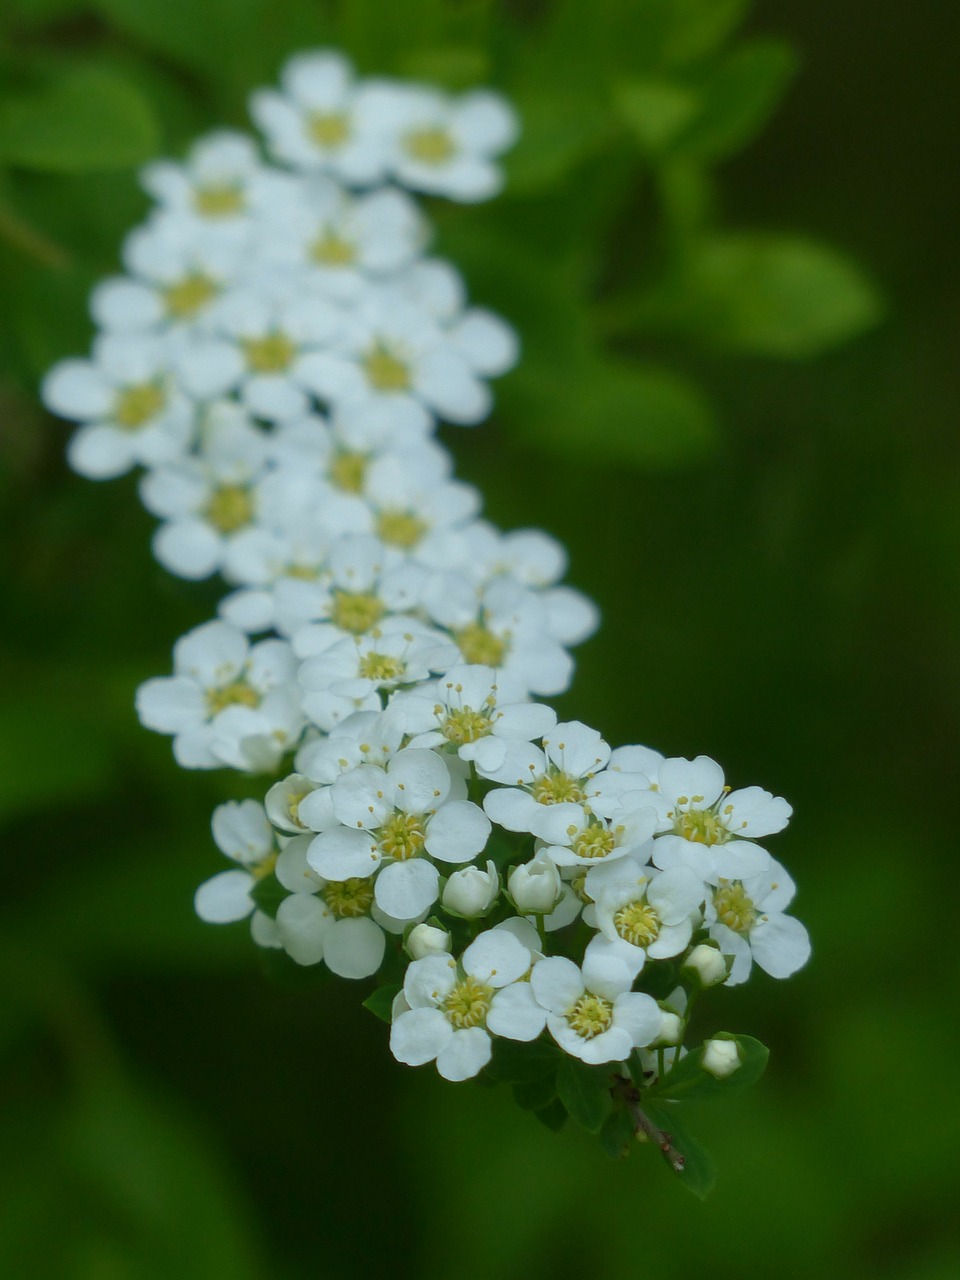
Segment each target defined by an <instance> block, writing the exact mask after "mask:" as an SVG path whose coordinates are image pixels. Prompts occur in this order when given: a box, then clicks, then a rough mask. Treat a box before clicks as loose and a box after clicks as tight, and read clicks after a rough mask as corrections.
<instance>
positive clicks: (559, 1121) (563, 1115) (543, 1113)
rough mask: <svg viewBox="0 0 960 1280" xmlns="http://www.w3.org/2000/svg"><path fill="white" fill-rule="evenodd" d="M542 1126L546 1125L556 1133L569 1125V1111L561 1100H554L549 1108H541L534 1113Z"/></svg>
mask: <svg viewBox="0 0 960 1280" xmlns="http://www.w3.org/2000/svg"><path fill="white" fill-rule="evenodd" d="M533 1114H534V1115H535V1116H536V1117H537V1119H538V1120H539V1121H540V1123H541V1124H545V1125H546V1126H547V1128H548V1129H552V1130H553V1131H554V1133H556V1132H557V1130H558V1129H562V1128H563V1126H564V1125H565V1124H566V1123H567V1109H566V1107H565V1106H564V1105H563V1103H562V1102H561V1101H560V1099H559V1098H554V1100H553V1101H552V1102H551V1103H550V1105H549V1106H548V1107H541V1109H540V1110H539V1111H534V1113H533Z"/></svg>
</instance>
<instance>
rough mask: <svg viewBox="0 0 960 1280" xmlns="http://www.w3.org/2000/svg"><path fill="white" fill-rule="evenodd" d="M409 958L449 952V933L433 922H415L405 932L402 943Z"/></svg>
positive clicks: (416, 958) (415, 958)
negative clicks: (407, 931) (405, 939)
mask: <svg viewBox="0 0 960 1280" xmlns="http://www.w3.org/2000/svg"><path fill="white" fill-rule="evenodd" d="M404 945H405V946H406V949H407V952H408V954H409V956H410V958H411V960H422V959H423V958H424V956H434V955H437V953H438V952H449V950H450V934H449V933H447V931H446V929H438V928H437V926H436V925H433V924H426V923H423V924H415V925H414V926H413V928H412V929H411V930H410V932H409V933H408V934H407V941H406V943H405V944H404Z"/></svg>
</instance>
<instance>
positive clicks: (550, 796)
mask: <svg viewBox="0 0 960 1280" xmlns="http://www.w3.org/2000/svg"><path fill="white" fill-rule="evenodd" d="M533 798H534V800H536V802H537V803H538V804H564V803H565V802H567V801H570V802H571V803H573V804H582V803H583V802H584V800H585V799H586V796H585V795H584V793H583V788H582V787H581V785H580V779H579V778H571V776H570V775H569V774H568V773H564V772H563V771H562V770H559V769H558V770H556V771H555V772H551V773H545V774H544V775H543V776H542V777H541V778H538V779H537V780H536V782H535V783H534V784H533Z"/></svg>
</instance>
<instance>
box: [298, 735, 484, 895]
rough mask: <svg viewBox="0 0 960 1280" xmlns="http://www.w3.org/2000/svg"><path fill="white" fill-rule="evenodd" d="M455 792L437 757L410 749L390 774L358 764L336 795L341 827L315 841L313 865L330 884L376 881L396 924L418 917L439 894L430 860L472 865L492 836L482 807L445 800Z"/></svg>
mask: <svg viewBox="0 0 960 1280" xmlns="http://www.w3.org/2000/svg"><path fill="white" fill-rule="evenodd" d="M450 786H451V780H450V774H449V772H448V770H447V767H446V765H445V764H444V762H443V760H442V759H441V758H440V757H439V756H438V755H437V754H436V753H434V752H432V751H418V750H411V749H407V750H403V751H400V752H398V753H397V754H396V755H395V756H394V757H393V758H392V759H391V760H390V761H389V762H388V763H387V766H386V768H385V769H380V768H377V767H376V766H373V765H360V766H359V767H358V768H355V769H352V770H350V771H349V772H346V773H342V774H340V776H339V777H338V778H337V779H336V781H335V782H334V783H333V785H332V788H331V796H332V804H333V811H334V814H335V815H336V817H337V819H338V820H339V822H340V823H341V824H342V825H341V826H338V827H336V828H334V829H333V830H329V831H323V832H321V833H320V835H318V836H317V837H316V839H315V840H314V842H313V844H312V845H311V847H310V853H309V860H310V865H311V866H312V867H314V869H315V870H316V871H317V872H318V873H319V874H320V875H322V876H325V877H327V878H329V879H336V880H345V879H349V878H351V877H354V876H364V877H365V876H373V875H376V883H375V896H376V901H377V905H378V906H379V907H380V909H381V910H382V911H385V912H386V913H387V914H388V915H390V916H392V917H393V918H394V919H397V920H415V919H417V918H418V917H419V916H421V915H422V914H423V913H424V912H425V911H426V910H427V909H428V908H429V907H430V906H432V904H433V903H434V902H436V900H437V896H438V894H439V891H440V873H439V872H438V870H437V868H436V866H435V865H434V864H433V862H432V861H430V859H431V858H435V859H439V860H440V861H441V862H452V863H454V864H456V863H462V862H469V861H470V860H471V859H472V858H475V857H476V856H477V854H478V853H480V852H482V850H483V848H484V847H485V845H486V843H487V838H488V836H489V834H490V823H489V821H488V819H487V818H486V817H485V816H484V814H483V811H482V810H481V809H480V808H479V807H478V806H477V805H475V804H471V803H470V802H469V801H466V800H453V801H447V795H448V794H449V791H450ZM445 801H446V803H445ZM381 864H383V865H381Z"/></svg>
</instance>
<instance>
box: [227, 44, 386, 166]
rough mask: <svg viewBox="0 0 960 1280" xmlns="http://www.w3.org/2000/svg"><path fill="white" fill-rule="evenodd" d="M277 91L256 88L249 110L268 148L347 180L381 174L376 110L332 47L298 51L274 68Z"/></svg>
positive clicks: (382, 158) (381, 147)
mask: <svg viewBox="0 0 960 1280" xmlns="http://www.w3.org/2000/svg"><path fill="white" fill-rule="evenodd" d="M280 83H281V85H282V89H283V92H282V93H278V92H276V91H275V90H273V89H258V90H257V91H256V92H255V93H254V94H253V96H252V97H251V99H250V114H251V115H252V116H253V118H254V120H255V121H256V123H257V124H258V125H259V126H260V128H261V129H262V130H263V132H264V133H265V134H266V135H267V142H268V144H269V146H270V149H271V151H273V153H274V154H275V155H276V156H278V157H279V158H280V159H281V160H285V161H287V162H288V163H289V164H292V165H294V166H296V167H297V168H300V169H306V170H311V169H312V170H328V171H330V172H332V173H334V174H336V175H337V177H339V178H341V179H342V180H343V181H344V182H347V183H350V184H351V185H359V186H366V185H368V184H370V183H373V182H375V181H377V179H379V178H380V177H381V175H382V174H383V169H384V162H385V159H386V146H385V143H384V140H383V133H384V125H383V122H382V120H381V118H380V113H379V112H374V113H372V114H371V113H370V112H369V111H368V109H367V105H366V99H367V96H368V92H367V90H366V89H365V87H364V85H363V83H362V82H361V84H360V85H356V84H355V82H354V76H353V68H352V67H351V65H350V63H349V62H348V61H347V59H346V58H344V57H343V56H342V55H341V54H339V53H336V52H334V51H332V50H325V49H324V50H317V51H315V52H310V53H299V54H296V55H295V56H294V57H292V58H290V59H289V60H288V61H287V62H286V63H285V65H284V67H283V70H282V72H281V73H280Z"/></svg>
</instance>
